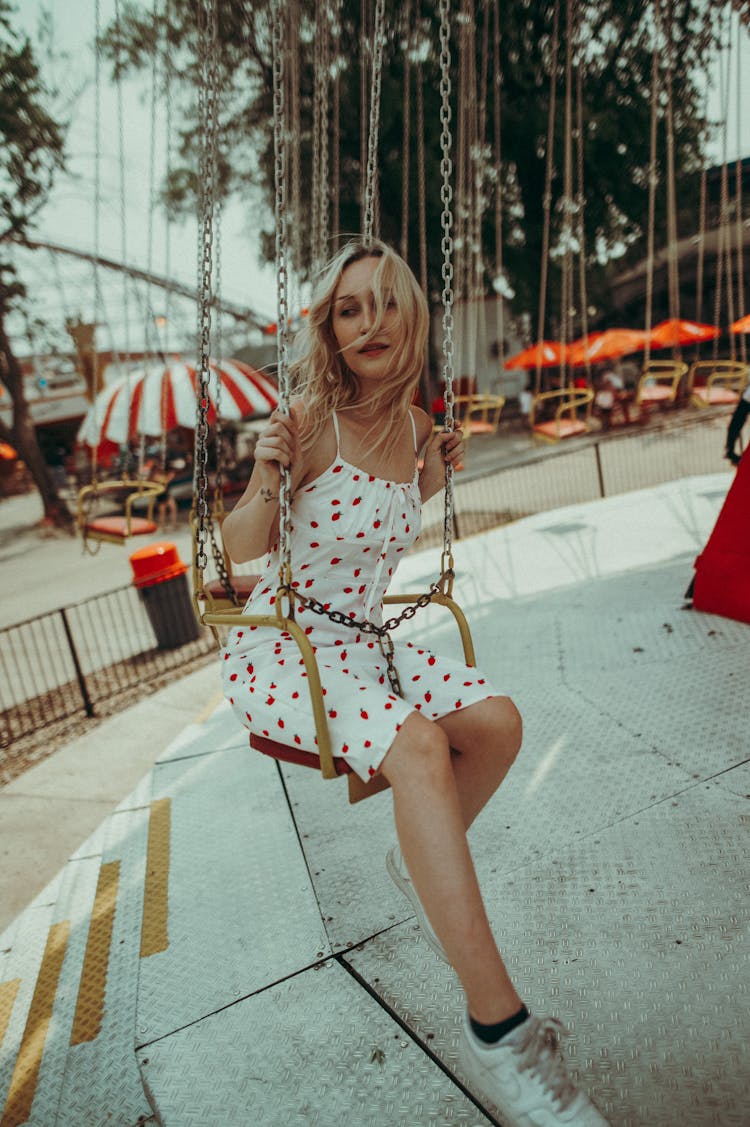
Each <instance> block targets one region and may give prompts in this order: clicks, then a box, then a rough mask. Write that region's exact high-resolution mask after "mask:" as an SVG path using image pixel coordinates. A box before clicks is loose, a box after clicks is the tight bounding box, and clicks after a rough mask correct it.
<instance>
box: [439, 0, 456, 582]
mask: <svg viewBox="0 0 750 1127" xmlns="http://www.w3.org/2000/svg"><path fill="white" fill-rule="evenodd" d="M450 67H451V53H450V0H440V152H441V160H440V172H441V176H442V184H441V188H440V199H441V201H442V204H443V212H442V215H441V217H440V224H441V227H442V231H443V237H442V240H441V244H440V246H441V249H442V252H443V265H442V270H441V273H442V278H443V293H442V298H443V349H442V351H443V383H444V386H445V391H444V393H443V398H444V402H445V429H446V431H452V430H453V428H454V425H455V424H454V417H453V405H454V396H453V207H452V205H453V189H452V187H451V175H452V172H453V161H452V159H451V146H452V142H453V139H452V137H451V128H450V125H451V101H450V98H451V76H450ZM452 550H453V466H452V465H451V464H450V463H449V462H447V463H446V466H445V508H444V514H443V567H444V568H445V565H446V561H448V560H450V558H451V553H452Z"/></svg>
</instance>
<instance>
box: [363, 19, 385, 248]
mask: <svg viewBox="0 0 750 1127" xmlns="http://www.w3.org/2000/svg"><path fill="white" fill-rule="evenodd" d="M384 42H385V0H376V3H375V29H374V32H373V52H372V80H371V83H370V129H369V133H368V137H367V179H366V181H365V221H364V229H363V232H362V234H363V236H364V243H365V246H368V245H369V244H370V243H371V242H372V239H373V232H374V230H375V209H376V198H377V191H378V127H379V123H380V88H381V81H382V76H383V44H384Z"/></svg>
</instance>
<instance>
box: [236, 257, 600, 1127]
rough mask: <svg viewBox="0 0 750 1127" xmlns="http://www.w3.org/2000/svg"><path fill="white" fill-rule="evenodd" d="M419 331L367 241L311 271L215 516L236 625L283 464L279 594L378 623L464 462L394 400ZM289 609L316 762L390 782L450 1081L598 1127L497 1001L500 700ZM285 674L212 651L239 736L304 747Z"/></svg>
mask: <svg viewBox="0 0 750 1127" xmlns="http://www.w3.org/2000/svg"><path fill="white" fill-rule="evenodd" d="M428 320H429V319H428V309H427V304H426V302H425V299H424V297H423V295H422V292H421V290H420V288H419V286H418V285H417V283H416V280H415V279H414V277H413V275H412V273H411V271H410V270H409V268H408V267H407V265H406V264H405V263H404V262H403V261H402V260H401V259H400V258H399V257H398V255H396V254H395V252H394V251H392V250H391V249H389V248H388V247H386V246H385V245H384V244H382V243H373V244H370V245H369V246H363V245H359V244H350V245H349V246H347V247H346V248H345V249H344V250H343V251H341V252H340V253H339V254H338V255H337V257H336V258H335V259H334V261H333V262H332V263H331V264H330V266H329V268H328V269H327V270H326V271H325V272H324V274H323V276H322V279H321V282H320V285H319V287H318V290H317V293H316V295H315V299H314V301H313V304H312V307H311V309H310V314H309V320H308V326H307V330H306V339H304V340H303V342H302V354H301V359H300V360H299V361H297V363H296V364H295V365H294V368H293V375H294V377H295V380H296V383H297V396H296V398H295V399H294V401H293V403H292V410H291V415H290V417H285V416H283V415H280V414H278V413H274V415H273V416H272V417H271V423H270V426H269V427H268V429H267V430H266V432H265V433H264V435H263V436H262V437H261V438H260V440H259V441H258V444H257V446H256V449H255V468H254V470H253V474H252V477H251V479H250V482H249V484H248V486H247V489H246V490H245V493H244V494H243V496H242V498H241V500H240V501H239V502H238V504H237V505H236V507H235V509H234V510H233V512H232V513H231V514H230V515H229V516H228V517H227V518H226V520H225V522H224V527H223V533H224V540H225V543H226V547H227V549H228V551H229V553H230V555H231V557H232V559H233V560H235V561H236V562H238V563H239V562H242V561H245V560H250V559H255V558H257V557H259V556H262V555H264V554H266V556H267V559H266V567H265V573H264V576H263V578H262V579H261V581H260V582H259V583H258V585H257V587H256V589H255V591H254V592H253V594H252V596H251V598H250V600H249V603H248V605H247V610H248V612H250V613H254V614H255V613H258V614H262V613H273V611H272V605H273V603H274V600H275V592H276V589H277V586H278V566H279V561H278V544H277V539H278V531H279V501H278V495H279V476H280V468H279V467H280V466H289V467H290V471H291V485H292V495H293V496H292V523H293V529H292V561H293V573H294V586H295V587H296V589H297V590H298V591H299V592H300V594H302V595H309V596H312V597H314V598H315V599H316V600H317V601H319V602H321V603H323V604H324V605H326V606H328V607H330V608H331V609H334V610H337V611H341V612H342V613H343V614H345V615H347V616H348V617H350V618H351V619H352V621H354V622H357V621H359V622H361V621H363V620H364V619H367V620H370V621H373V622H376V623H378V624H380V623H382V598H383V595H384V593H385V591H386V588H387V587H388V584H389V582H390V580H391V577H392V575H393V572H394V569H395V567H396V565H397V563H398V561H399V559H400V557H401V555H402V554H403V552H404V551H405V550H406V549H407V548H409V547H410V546H411V544H413V543H414V540H415V539H416V537H417V536H418V534H419V530H420V512H421V505H422V502H423V501H425V500H427V498H429V497H431V496H432V495H433V494H435V493H437V492H438V491H439V490H440V489H441V488H442V487H443V483H444V479H445V463H446V462H450V463H452V464H453V465H454V466H455V465H456V464H457V463H458V462H459V460H460V459H461V457H462V455H463V449H464V447H463V441H462V436H461V432H460V430H455V431H454V432H453V433H451V434H446V433H441V434H435V435H433V434H432V420H431V419H430V418H429V416H428V415H426V414H425V413H424V412H423V411H421V410H420V409H419V408H416V407H413V406H412V405H411V404H412V400H413V398H414V391H415V388H416V386H417V381H418V379H419V374H420V372H421V370H422V364H423V360H424V354H425V348H426V343H427V332H428ZM422 450H424V454H423V460H422V469H421V471H420V470H418V455H419V453H420V451H422ZM295 616H296V618H297V621H298V622H299V624H300V626H302V627H303V628H304V629H305V630H306V632H307V633H308V634H309V636H310V639H311V642H312V643H313V645H314V647H315V651H316V658H317V662H318V666H319V669H320V675H321V682H322V686H323V693H324V695H325V701H326V709H327V714H328V725H329V730H330V734H331V741H332V745H333V752H334V755H340V756H345V757H346V758H347V760H348V761H349V763H350V764H351V766H352V768H353V769H354V770H355V771H357V773H358V774H359V775H360V776H361V777H362V778H364V779H368V778H370V777H372V776H373V775H374V774H376V773H377V772H382V774H383V775H384V776H385V778H386V779H387V780H388V782H389V783H390V784H391V787H392V789H393V805H394V813H395V821H396V830H397V834H398V840H399V845H400V851H399V849H398V848H395V849H393V850H391V851H390V853H389V854H388V857H387V860H386V863H387V867H388V870H389V872H390V874H391V876H392V877H393V879H394V880H395V882H396V884H397V885H398V887H399V888H400V889H401V890H402V892H404V894H405V895H406V896H407V897H408V898H409V901H410V902H411V904H412V906H413V909H414V911H415V912H416V914H417V918H418V920H419V924H420V928H421V929H422V934H423V936H424V937H425V939H426V940H427V942H428V943H429V944H430V946H431V947H432V949H433V951H435V952H436V953H437V954H438V955H439V956H440V957H441V958H443V959H445V960H446V961H448V962H450V964H451V965H452V966H453V968H454V969H455V971H456V973H457V975H458V977H459V979H460V981H461V984H462V986H463V989H464V991H465V994H466V1002H467V1010H468V1012H467V1014H466V1016H465V1019H464V1024H463V1031H462V1066H463V1071H464V1073H465V1076H466V1078H467V1080H468V1081H469V1082H470V1084H471V1085H472V1087H473V1088H475V1089H476V1090H477V1093H478V1094H479V1095H481V1096H482V1097H483V1098H485V1099H487V1100H490V1101H492V1102H493V1103H494V1104H495V1105H496V1106H497V1108H498V1110H499V1111H500V1113H501V1116H502V1118H503V1122H504V1123H505V1124H506V1125H507V1127H516V1125H517V1127H521V1125H528V1127H531V1125H532V1124H537V1123H541V1122H544V1123H545V1124H547V1125H549V1127H552V1125H553V1124H575V1125H576V1127H588V1125H592V1127H594V1125H601V1124H605V1123H606V1120H605V1119H604V1118H603V1117H602V1116H601V1115H600V1114H599V1112H598V1111H597V1110H596V1108H595V1107H594V1105H593V1104H592V1103H591V1102H590V1100H588V1098H587V1097H586V1096H585V1095H584V1094H583V1093H581V1092H578V1091H577V1090H576V1089H575V1088H574V1086H573V1084H572V1083H571V1081H570V1079H569V1077H568V1075H567V1073H566V1071H565V1066H564V1063H563V1060H562V1057H561V1055H560V1052H559V1049H558V1047H557V1033H556V1024H555V1023H554V1022H553V1021H552V1020H551V1019H538V1018H534V1017H531V1016H530V1015H529V1013H528V1011H527V1010H526V1008H525V1006H523V1005H522V1002H521V999H520V998H519V996H518V994H517V993H516V990H515V987H514V986H513V983H512V982H511V980H510V978H509V976H508V972H507V970H506V968H505V965H504V963H503V960H502V958H501V956H500V954H499V952H498V949H497V947H496V945H495V941H494V939H493V937H492V932H491V930H490V926H489V922H488V919H487V915H486V912H485V908H484V904H483V901H482V897H481V893H480V890H479V886H478V883H477V878H476V874H475V871H474V866H473V863H472V859H471V854H470V852H469V847H468V844H467V840H466V831H467V829H468V828H469V826H470V825H471V823H472V822H473V821H474V819H475V818H476V816H477V814H479V812H480V811H481V810H482V808H483V807H484V806H485V804H486V803H487V801H488V800H489V799H490V798H491V796H492V795H493V794H494V793H495V791H496V789H497V787H498V786H499V784H500V783H501V782H502V780H503V778H504V777H505V775H506V774H507V772H508V770H509V768H510V766H511V764H512V763H513V760H514V759H515V756H516V754H517V752H518V750H519V747H520V743H521V719H520V716H519V714H518V712H517V710H516V708H515V706H514V705H513V703H512V701H511V700H510V699H509V698H508V697H505V696H499V695H497V694H496V693H495V692H494V691H493V689H492V688H491V686H490V685H489V684H488V683H487V681H486V679H485V678H484V677H483V676H482V675H481V673H480V672H478V671H477V670H476V669H470V668H468V667H467V666H465V665H463V664H461V663H459V662H457V661H454V660H450V659H447V658H444V657H437V656H435V655H433V654H431V653H430V652H429V651H427V650H424V649H421V648H419V647H417V646H414V645H411V644H398V643H396V645H395V650H396V654H395V664H396V667H397V670H398V677H399V681H400V686H401V690H402V693H403V696H398V695H397V694H396V693H395V692H393V691H392V689H391V685H390V683H389V680H388V670H387V666H386V661H385V659H384V657H383V655H382V653H381V650H380V647H379V646H378V644H377V642H375V641H374V640H373V638H372V635H370V634H368V633H362V632H360V631H359V630H358V629H357V628H356V626H355V627H353V628H351V629H348V628H347V627H344V626H340V625H337V624H336V623H334V622H332V621H331V620H330V619H328V618H326V617H325V616H321V615H318V614H315V613H314V612H313V611H312V610H311V609H309V608H306V607H305V606H304V604H302V605H298V606H297V607H296V609H295ZM301 667H302V660H301V658H300V656H299V652H298V650H297V647H296V644H295V643H294V642H293V640H292V639H290V638H289V636H288V635H286V636H285V635H284V634H279V633H278V632H275V631H269V630H264V629H263V628H251V629H250V630H248V629H247V628H245V629H242V628H237V629H236V630H233V631H232V633H231V635H230V637H229V639H228V644H227V646H226V649H225V651H224V662H223V674H224V685H225V691H226V693H227V696H228V698H229V699H230V701H231V703H232V705H233V707H234V708H235V709H236V711H237V713H238V715H239V716H240V718H241V719H242V721H243V723H244V724H246V725H247V727H249V728H250V729H251V731H254V732H256V733H258V734H261V735H265V736H269V735H270V736H271V738H275V739H277V740H280V741H281V742H283V743H286V744H291V745H293V746H294V745H297V746H299V747H301V748H304V749H306V750H311V751H314V750H315V729H314V725H313V720H312V712H311V708H310V704H309V701H308V699H307V690H306V687H305V684H304V681H303V680H301V678H302V677H304V672H303V670H302V669H301ZM539 1115H541V1116H542V1118H541V1119H540V1118H538V1117H537V1116H539Z"/></svg>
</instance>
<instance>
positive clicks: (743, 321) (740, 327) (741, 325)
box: [730, 313, 750, 333]
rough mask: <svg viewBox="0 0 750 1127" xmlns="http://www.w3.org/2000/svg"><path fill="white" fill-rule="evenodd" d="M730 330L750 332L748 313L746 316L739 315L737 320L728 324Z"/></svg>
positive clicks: (749, 315) (749, 316)
mask: <svg viewBox="0 0 750 1127" xmlns="http://www.w3.org/2000/svg"><path fill="white" fill-rule="evenodd" d="M730 331H731V332H733V333H750V313H748V315H747V316H746V317H740V319H739V321H735V322H734V323H733V324H732V325H730Z"/></svg>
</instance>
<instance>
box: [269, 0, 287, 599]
mask: <svg viewBox="0 0 750 1127" xmlns="http://www.w3.org/2000/svg"><path fill="white" fill-rule="evenodd" d="M271 32H272V40H273V150H274V181H275V189H276V191H275V203H274V215H275V219H276V286H277V289H276V303H277V304H276V309H277V313H276V326H277V327H276V362H277V379H278V387H279V410H280V411H281V413H282V414H284V415H288V414H289V398H290V392H289V300H288V287H289V263H288V245H287V211H286V169H287V163H288V148H289V145H288V140H289V138H288V132H287V120H286V99H285V91H284V73H285V64H286V62H287V43H286V21H285V5H284V3H283V0H273V3H272V4H271ZM291 494H292V488H291V473H290V470H289V467H288V466H282V467H281V478H280V486H279V581H280V583H281V585H282V586H284V585H285V584H286V583H287V582H288V578H289V576H290V575H291V568H292V537H291V532H292V497H291Z"/></svg>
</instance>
